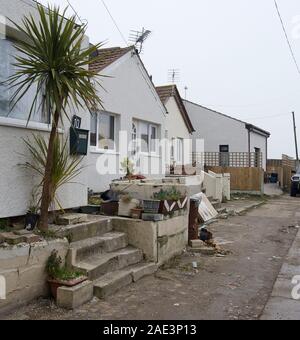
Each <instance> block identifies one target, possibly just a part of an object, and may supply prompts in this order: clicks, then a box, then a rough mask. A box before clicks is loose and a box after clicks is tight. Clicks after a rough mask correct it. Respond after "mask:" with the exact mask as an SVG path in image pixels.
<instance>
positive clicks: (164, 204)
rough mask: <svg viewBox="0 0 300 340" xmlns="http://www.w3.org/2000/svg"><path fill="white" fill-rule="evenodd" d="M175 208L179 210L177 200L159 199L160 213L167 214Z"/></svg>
mask: <svg viewBox="0 0 300 340" xmlns="http://www.w3.org/2000/svg"><path fill="white" fill-rule="evenodd" d="M177 210H179V206H178V203H177V201H174V200H165V201H160V205H159V213H160V214H163V215H168V214H170V213H172V212H174V211H177Z"/></svg>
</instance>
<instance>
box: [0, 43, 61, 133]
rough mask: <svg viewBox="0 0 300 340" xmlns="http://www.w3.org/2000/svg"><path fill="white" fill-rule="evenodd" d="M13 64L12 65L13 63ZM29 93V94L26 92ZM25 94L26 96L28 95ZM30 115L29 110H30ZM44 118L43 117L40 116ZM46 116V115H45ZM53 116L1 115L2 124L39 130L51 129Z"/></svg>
mask: <svg viewBox="0 0 300 340" xmlns="http://www.w3.org/2000/svg"><path fill="white" fill-rule="evenodd" d="M4 40H6V41H8V42H10V43H11V44H13V43H14V39H12V38H10V37H6V38H5V39H4ZM11 66H12V65H11ZM26 95H27V94H26ZM26 95H25V96H26ZM28 115H29V112H28ZM40 118H41V120H43V117H40ZM44 118H45V117H44ZM51 125H52V116H51V114H50V113H48V114H47V122H44V121H37V120H33V119H32V118H31V119H30V120H29V121H28V117H23V118H17V117H12V116H10V115H9V112H8V113H7V115H0V126H8V127H15V128H23V129H27V130H39V131H46V132H48V131H51ZM58 132H59V133H62V132H63V128H59V131H58Z"/></svg>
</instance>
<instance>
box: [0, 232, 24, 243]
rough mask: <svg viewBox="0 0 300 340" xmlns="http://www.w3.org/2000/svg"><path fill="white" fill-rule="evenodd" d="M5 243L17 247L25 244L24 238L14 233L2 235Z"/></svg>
mask: <svg viewBox="0 0 300 340" xmlns="http://www.w3.org/2000/svg"><path fill="white" fill-rule="evenodd" d="M2 236H3V237H4V241H5V242H6V243H8V244H10V245H16V244H20V243H23V242H25V239H24V237H23V236H19V235H15V234H14V233H2Z"/></svg>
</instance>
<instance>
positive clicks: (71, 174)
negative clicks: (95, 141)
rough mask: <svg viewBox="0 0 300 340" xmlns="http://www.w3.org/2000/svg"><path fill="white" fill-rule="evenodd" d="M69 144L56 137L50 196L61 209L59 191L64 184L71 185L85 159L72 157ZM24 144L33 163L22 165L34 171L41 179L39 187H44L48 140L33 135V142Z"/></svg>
mask: <svg viewBox="0 0 300 340" xmlns="http://www.w3.org/2000/svg"><path fill="white" fill-rule="evenodd" d="M67 142H68V140H65V141H61V139H60V137H59V135H56V138H55V141H54V153H53V168H52V173H51V188H50V196H51V203H57V204H58V206H59V207H60V209H62V205H61V204H60V201H59V200H58V198H57V195H56V194H57V191H58V189H59V188H61V187H62V186H63V185H64V184H67V183H71V182H72V181H73V180H74V179H75V177H77V176H78V175H79V174H80V172H81V171H82V166H80V164H81V162H82V160H83V158H82V157H80V158H77V157H72V156H70V155H69V150H68V147H67V144H68V143H67ZM24 143H25V145H26V148H27V149H28V151H29V154H30V155H31V158H32V161H31V162H26V163H25V164H22V166H24V167H25V168H27V169H29V170H31V171H33V173H34V175H37V176H39V177H40V178H41V182H40V183H39V185H38V187H42V185H43V181H44V180H43V178H44V173H45V167H46V162H47V151H48V146H47V140H46V138H45V137H43V136H41V135H33V142H32V141H31V140H29V139H28V140H24ZM62 210H63V209H62Z"/></svg>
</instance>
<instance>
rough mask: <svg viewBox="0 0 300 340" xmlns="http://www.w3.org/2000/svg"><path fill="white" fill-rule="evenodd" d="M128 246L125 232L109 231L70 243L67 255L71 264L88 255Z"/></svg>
mask: <svg viewBox="0 0 300 340" xmlns="http://www.w3.org/2000/svg"><path fill="white" fill-rule="evenodd" d="M127 246H128V237H127V235H126V234H125V233H119V232H110V233H106V234H104V235H103V236H96V237H94V238H88V239H84V240H81V241H77V242H73V243H71V244H70V250H69V253H70V254H69V256H70V258H71V264H72V265H74V264H75V263H76V261H81V260H84V259H86V258H88V257H91V256H94V255H97V254H103V253H110V252H113V251H116V250H118V249H122V248H125V247H127Z"/></svg>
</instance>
